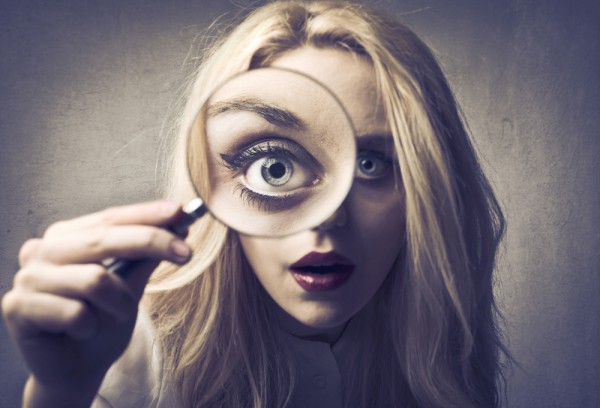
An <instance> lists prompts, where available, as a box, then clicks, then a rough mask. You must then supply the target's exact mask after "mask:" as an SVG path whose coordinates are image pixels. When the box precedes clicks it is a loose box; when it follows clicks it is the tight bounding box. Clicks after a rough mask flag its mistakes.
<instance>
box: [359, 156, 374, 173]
mask: <svg viewBox="0 0 600 408" xmlns="http://www.w3.org/2000/svg"><path fill="white" fill-rule="evenodd" d="M359 165H360V168H361V170H363V171H364V172H365V173H373V172H374V171H375V170H376V168H377V164H376V163H375V162H374V161H373V160H371V159H361V160H360V163H359Z"/></svg>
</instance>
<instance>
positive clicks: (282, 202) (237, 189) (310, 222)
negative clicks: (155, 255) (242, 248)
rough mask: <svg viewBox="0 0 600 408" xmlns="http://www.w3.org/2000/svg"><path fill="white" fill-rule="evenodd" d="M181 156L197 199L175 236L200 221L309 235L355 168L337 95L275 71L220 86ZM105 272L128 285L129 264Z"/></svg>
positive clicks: (268, 233)
mask: <svg viewBox="0 0 600 408" xmlns="http://www.w3.org/2000/svg"><path fill="white" fill-rule="evenodd" d="M186 154H187V158H186V160H187V168H188V176H189V181H190V183H191V185H192V186H193V188H194V190H195V192H196V193H197V195H198V197H199V198H197V199H195V200H192V201H191V202H190V203H188V205H186V206H185V207H184V212H185V215H184V216H183V217H182V218H181V219H180V220H178V222H177V223H176V224H174V225H172V226H170V227H169V228H168V229H169V230H171V231H172V232H174V233H176V234H179V235H181V234H183V233H185V231H186V229H187V227H188V226H189V225H191V224H192V223H193V222H194V221H195V220H196V219H198V218H200V217H202V216H203V215H204V214H205V213H206V212H210V213H211V215H212V216H213V217H215V218H216V219H218V220H219V221H221V222H222V223H223V224H225V225H227V226H229V227H230V228H232V229H234V230H236V231H238V232H239V233H241V234H246V235H254V236H262V237H280V236H285V235H290V234H293V233H296V232H299V231H303V230H307V229H310V228H314V227H316V226H318V225H319V224H321V223H322V222H324V221H325V220H326V219H327V218H328V217H330V216H331V215H332V214H333V213H334V212H335V211H336V209H337V208H338V207H339V206H340V205H341V204H342V202H343V200H344V199H345V197H346V196H347V194H348V192H349V191H350V187H351V186H352V181H353V179H354V173H355V168H356V144H355V132H354V129H353V126H352V122H351V120H350V119H349V117H348V115H347V113H346V111H345V109H344V108H343V107H342V105H341V104H340V102H339V100H338V99H337V97H336V96H335V94H334V93H333V92H332V91H331V90H329V89H328V88H327V87H325V86H324V85H323V84H321V83H320V82H318V81H317V80H315V79H313V78H311V77H309V76H307V75H305V74H303V73H299V72H296V71H292V70H287V69H281V68H261V69H256V70H251V71H247V72H243V73H240V74H238V75H236V76H234V77H232V78H230V79H229V80H227V81H225V82H224V83H223V84H221V85H220V86H218V87H217V88H216V89H215V90H214V91H213V92H212V93H211V94H210V95H209V96H208V98H206V100H205V101H204V103H202V104H201V106H200V109H199V110H198V113H197V115H196V117H195V120H194V122H193V124H192V126H191V127H190V129H189V131H188V140H187V144H186ZM133 262H137V261H133ZM108 267H109V269H111V270H112V271H113V272H115V273H117V274H119V275H121V276H125V275H126V273H127V270H129V269H131V267H132V261H124V260H118V261H114V262H112V263H111V264H109V265H108Z"/></svg>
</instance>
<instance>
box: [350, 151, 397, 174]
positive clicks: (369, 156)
mask: <svg viewBox="0 0 600 408" xmlns="http://www.w3.org/2000/svg"><path fill="white" fill-rule="evenodd" d="M391 168H392V160H391V159H390V158H388V157H386V156H385V155H384V154H382V153H379V152H374V151H363V152H359V153H358V157H357V158H356V177H357V178H359V179H363V180H375V179H379V178H382V177H384V176H386V175H387V174H388V172H389V171H390V170H391Z"/></svg>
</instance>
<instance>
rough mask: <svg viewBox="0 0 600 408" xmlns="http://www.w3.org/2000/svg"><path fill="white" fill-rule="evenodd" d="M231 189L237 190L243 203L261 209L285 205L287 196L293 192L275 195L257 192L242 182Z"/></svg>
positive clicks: (268, 209) (290, 195)
mask: <svg viewBox="0 0 600 408" xmlns="http://www.w3.org/2000/svg"><path fill="white" fill-rule="evenodd" d="M233 191H234V192H239V194H240V197H241V199H242V200H243V201H244V203H246V204H247V205H250V206H252V207H255V208H256V209H258V210H261V211H271V210H274V209H277V208H279V207H281V206H286V205H288V200H289V198H291V197H293V194H287V195H277V196H269V195H264V194H259V193H257V192H255V191H252V190H250V189H249V188H248V187H245V186H243V185H242V184H238V185H237V186H235V187H234V189H233Z"/></svg>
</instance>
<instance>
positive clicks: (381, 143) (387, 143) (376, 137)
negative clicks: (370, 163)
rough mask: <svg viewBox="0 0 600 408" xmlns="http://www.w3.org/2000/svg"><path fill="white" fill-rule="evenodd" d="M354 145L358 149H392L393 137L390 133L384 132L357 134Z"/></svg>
mask: <svg viewBox="0 0 600 408" xmlns="http://www.w3.org/2000/svg"><path fill="white" fill-rule="evenodd" d="M356 145H357V147H358V148H359V150H360V149H378V148H379V149H381V148H383V149H385V150H386V151H387V150H390V151H393V149H394V139H393V138H392V136H391V135H390V134H385V133H369V134H364V135H358V137H357V138H356Z"/></svg>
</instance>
